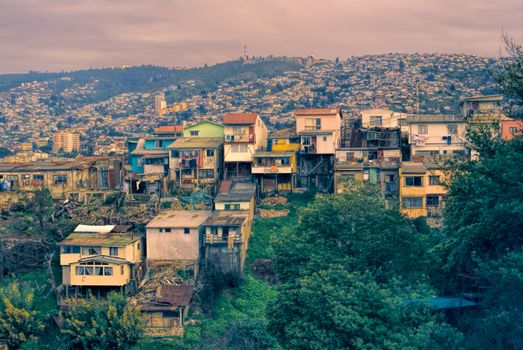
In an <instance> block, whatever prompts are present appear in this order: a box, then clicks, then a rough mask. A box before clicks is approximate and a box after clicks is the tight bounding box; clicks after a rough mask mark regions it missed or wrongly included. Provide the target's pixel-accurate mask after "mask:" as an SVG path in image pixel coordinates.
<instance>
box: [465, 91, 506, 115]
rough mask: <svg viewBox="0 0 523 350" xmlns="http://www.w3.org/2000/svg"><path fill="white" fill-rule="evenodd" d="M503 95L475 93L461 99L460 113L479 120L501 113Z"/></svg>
mask: <svg viewBox="0 0 523 350" xmlns="http://www.w3.org/2000/svg"><path fill="white" fill-rule="evenodd" d="M502 102H503V95H501V94H494V95H477V96H470V97H465V98H463V99H461V101H460V104H461V113H462V115H463V116H464V117H466V118H467V119H469V120H475V121H481V120H482V119H487V120H488V119H489V118H491V117H498V116H501V115H503V113H502V110H501V107H502V105H501V104H502Z"/></svg>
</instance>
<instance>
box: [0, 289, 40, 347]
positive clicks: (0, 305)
mask: <svg viewBox="0 0 523 350" xmlns="http://www.w3.org/2000/svg"><path fill="white" fill-rule="evenodd" d="M45 318H46V314H45V313H44V312H43V311H42V309H41V308H40V307H39V305H38V304H37V303H36V302H35V290H34V289H33V288H31V287H30V286H29V285H28V284H26V283H18V282H12V283H10V284H9V285H8V286H6V287H4V288H1V289H0V339H6V340H7V343H8V344H9V345H10V346H13V347H15V348H17V347H19V346H20V345H21V344H23V343H24V342H27V341H35V340H36V339H37V337H38V336H39V335H41V334H43V332H44V330H45Z"/></svg>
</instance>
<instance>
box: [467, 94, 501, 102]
mask: <svg viewBox="0 0 523 350" xmlns="http://www.w3.org/2000/svg"><path fill="white" fill-rule="evenodd" d="M502 100H503V95H502V94H493V95H475V96H469V97H464V98H463V99H462V100H461V102H488V101H502Z"/></svg>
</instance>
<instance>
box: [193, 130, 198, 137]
mask: <svg viewBox="0 0 523 350" xmlns="http://www.w3.org/2000/svg"><path fill="white" fill-rule="evenodd" d="M199 134H200V131H199V130H191V136H198V135H199Z"/></svg>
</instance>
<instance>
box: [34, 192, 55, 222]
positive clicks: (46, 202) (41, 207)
mask: <svg viewBox="0 0 523 350" xmlns="http://www.w3.org/2000/svg"><path fill="white" fill-rule="evenodd" d="M28 207H29V210H30V212H31V213H32V214H33V215H34V217H35V218H36V219H37V220H38V223H39V225H40V229H41V230H43V229H44V224H45V222H46V221H48V220H49V218H50V216H51V213H52V211H53V198H52V197H51V193H50V192H49V190H48V189H43V190H39V191H36V192H35V194H34V196H33V198H31V200H30V201H29V204H28Z"/></svg>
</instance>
